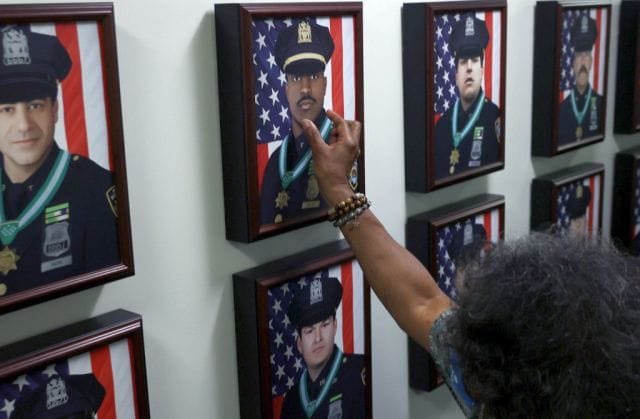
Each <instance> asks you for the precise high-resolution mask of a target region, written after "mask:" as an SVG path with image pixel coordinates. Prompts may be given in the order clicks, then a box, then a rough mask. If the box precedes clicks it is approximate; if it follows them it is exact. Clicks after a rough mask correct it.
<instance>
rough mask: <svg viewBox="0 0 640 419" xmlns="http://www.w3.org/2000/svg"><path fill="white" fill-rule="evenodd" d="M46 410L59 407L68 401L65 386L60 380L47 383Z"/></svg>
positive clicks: (56, 379) (55, 379)
mask: <svg viewBox="0 0 640 419" xmlns="http://www.w3.org/2000/svg"><path fill="white" fill-rule="evenodd" d="M46 390H47V410H51V409H53V408H54V407H58V406H61V405H63V404H65V403H66V402H68V401H69V396H68V395H67V386H66V385H65V383H64V380H62V378H54V379H53V380H51V381H49V382H48V383H47V389H46Z"/></svg>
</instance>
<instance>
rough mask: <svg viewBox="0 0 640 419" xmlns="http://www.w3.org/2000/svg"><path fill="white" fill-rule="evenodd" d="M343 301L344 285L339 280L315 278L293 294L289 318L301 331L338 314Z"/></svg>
mask: <svg viewBox="0 0 640 419" xmlns="http://www.w3.org/2000/svg"><path fill="white" fill-rule="evenodd" d="M341 300H342V285H341V284H340V281H338V279H337V278H314V279H313V280H312V281H311V282H309V284H308V285H307V286H305V287H303V288H300V289H296V290H295V291H294V292H293V298H292V299H291V304H290V305H289V308H288V309H287V316H288V317H289V320H290V321H291V324H293V326H294V327H295V328H296V329H297V330H300V329H301V328H303V327H305V326H310V325H312V324H315V323H317V322H319V321H322V320H324V319H326V318H328V317H330V316H333V315H335V314H336V309H337V308H338V306H339V305H340V301H341Z"/></svg>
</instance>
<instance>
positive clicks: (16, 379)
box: [0, 310, 150, 419]
mask: <svg viewBox="0 0 640 419" xmlns="http://www.w3.org/2000/svg"><path fill="white" fill-rule="evenodd" d="M0 405H1V407H0V418H1V419H20V418H35V417H39V418H40V417H41V418H44V417H47V418H63V417H64V418H67V417H68V418H70V417H74V418H85V417H92V418H98V419H101V418H149V417H150V414H149V397H148V393H147V379H146V370H145V359H144V344H143V340H142V319H141V318H140V316H139V315H137V314H135V313H131V312H128V311H126V310H116V311H112V312H109V313H106V314H103V315H101V316H98V317H94V318H91V319H88V320H84V321H81V322H79V323H75V324H72V325H69V326H65V327H62V328H60V329H56V330H53V331H50V332H47V333H44V334H42V335H38V336H35V337H32V338H28V339H26V340H23V341H19V342H16V343H13V344H10V345H7V346H4V347H2V348H0ZM87 415H91V416H87Z"/></svg>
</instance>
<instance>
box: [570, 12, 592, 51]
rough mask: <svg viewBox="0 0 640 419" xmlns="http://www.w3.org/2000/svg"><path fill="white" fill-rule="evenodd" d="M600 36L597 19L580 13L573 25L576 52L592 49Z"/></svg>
mask: <svg viewBox="0 0 640 419" xmlns="http://www.w3.org/2000/svg"><path fill="white" fill-rule="evenodd" d="M597 37H598V28H597V26H596V21H595V20H593V19H592V18H591V17H589V16H588V15H586V14H583V15H580V16H578V17H576V18H575V20H574V21H573V26H571V45H573V49H574V51H575V52H581V51H591V48H593V44H594V43H595V42H596V38H597Z"/></svg>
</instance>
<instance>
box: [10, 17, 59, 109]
mask: <svg viewBox="0 0 640 419" xmlns="http://www.w3.org/2000/svg"><path fill="white" fill-rule="evenodd" d="M0 33H1V35H2V50H3V55H2V61H0V103H14V102H22V101H28V100H32V99H40V98H44V97H51V98H55V97H56V95H57V92H58V82H59V81H61V80H63V79H64V78H65V77H66V76H67V74H69V70H70V69H71V59H70V58H69V54H68V53H67V50H66V49H65V48H64V46H63V45H62V43H60V41H59V40H58V38H57V37H55V36H51V35H44V34H41V33H37V32H32V31H31V28H30V26H29V25H6V26H1V27H0Z"/></svg>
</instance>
